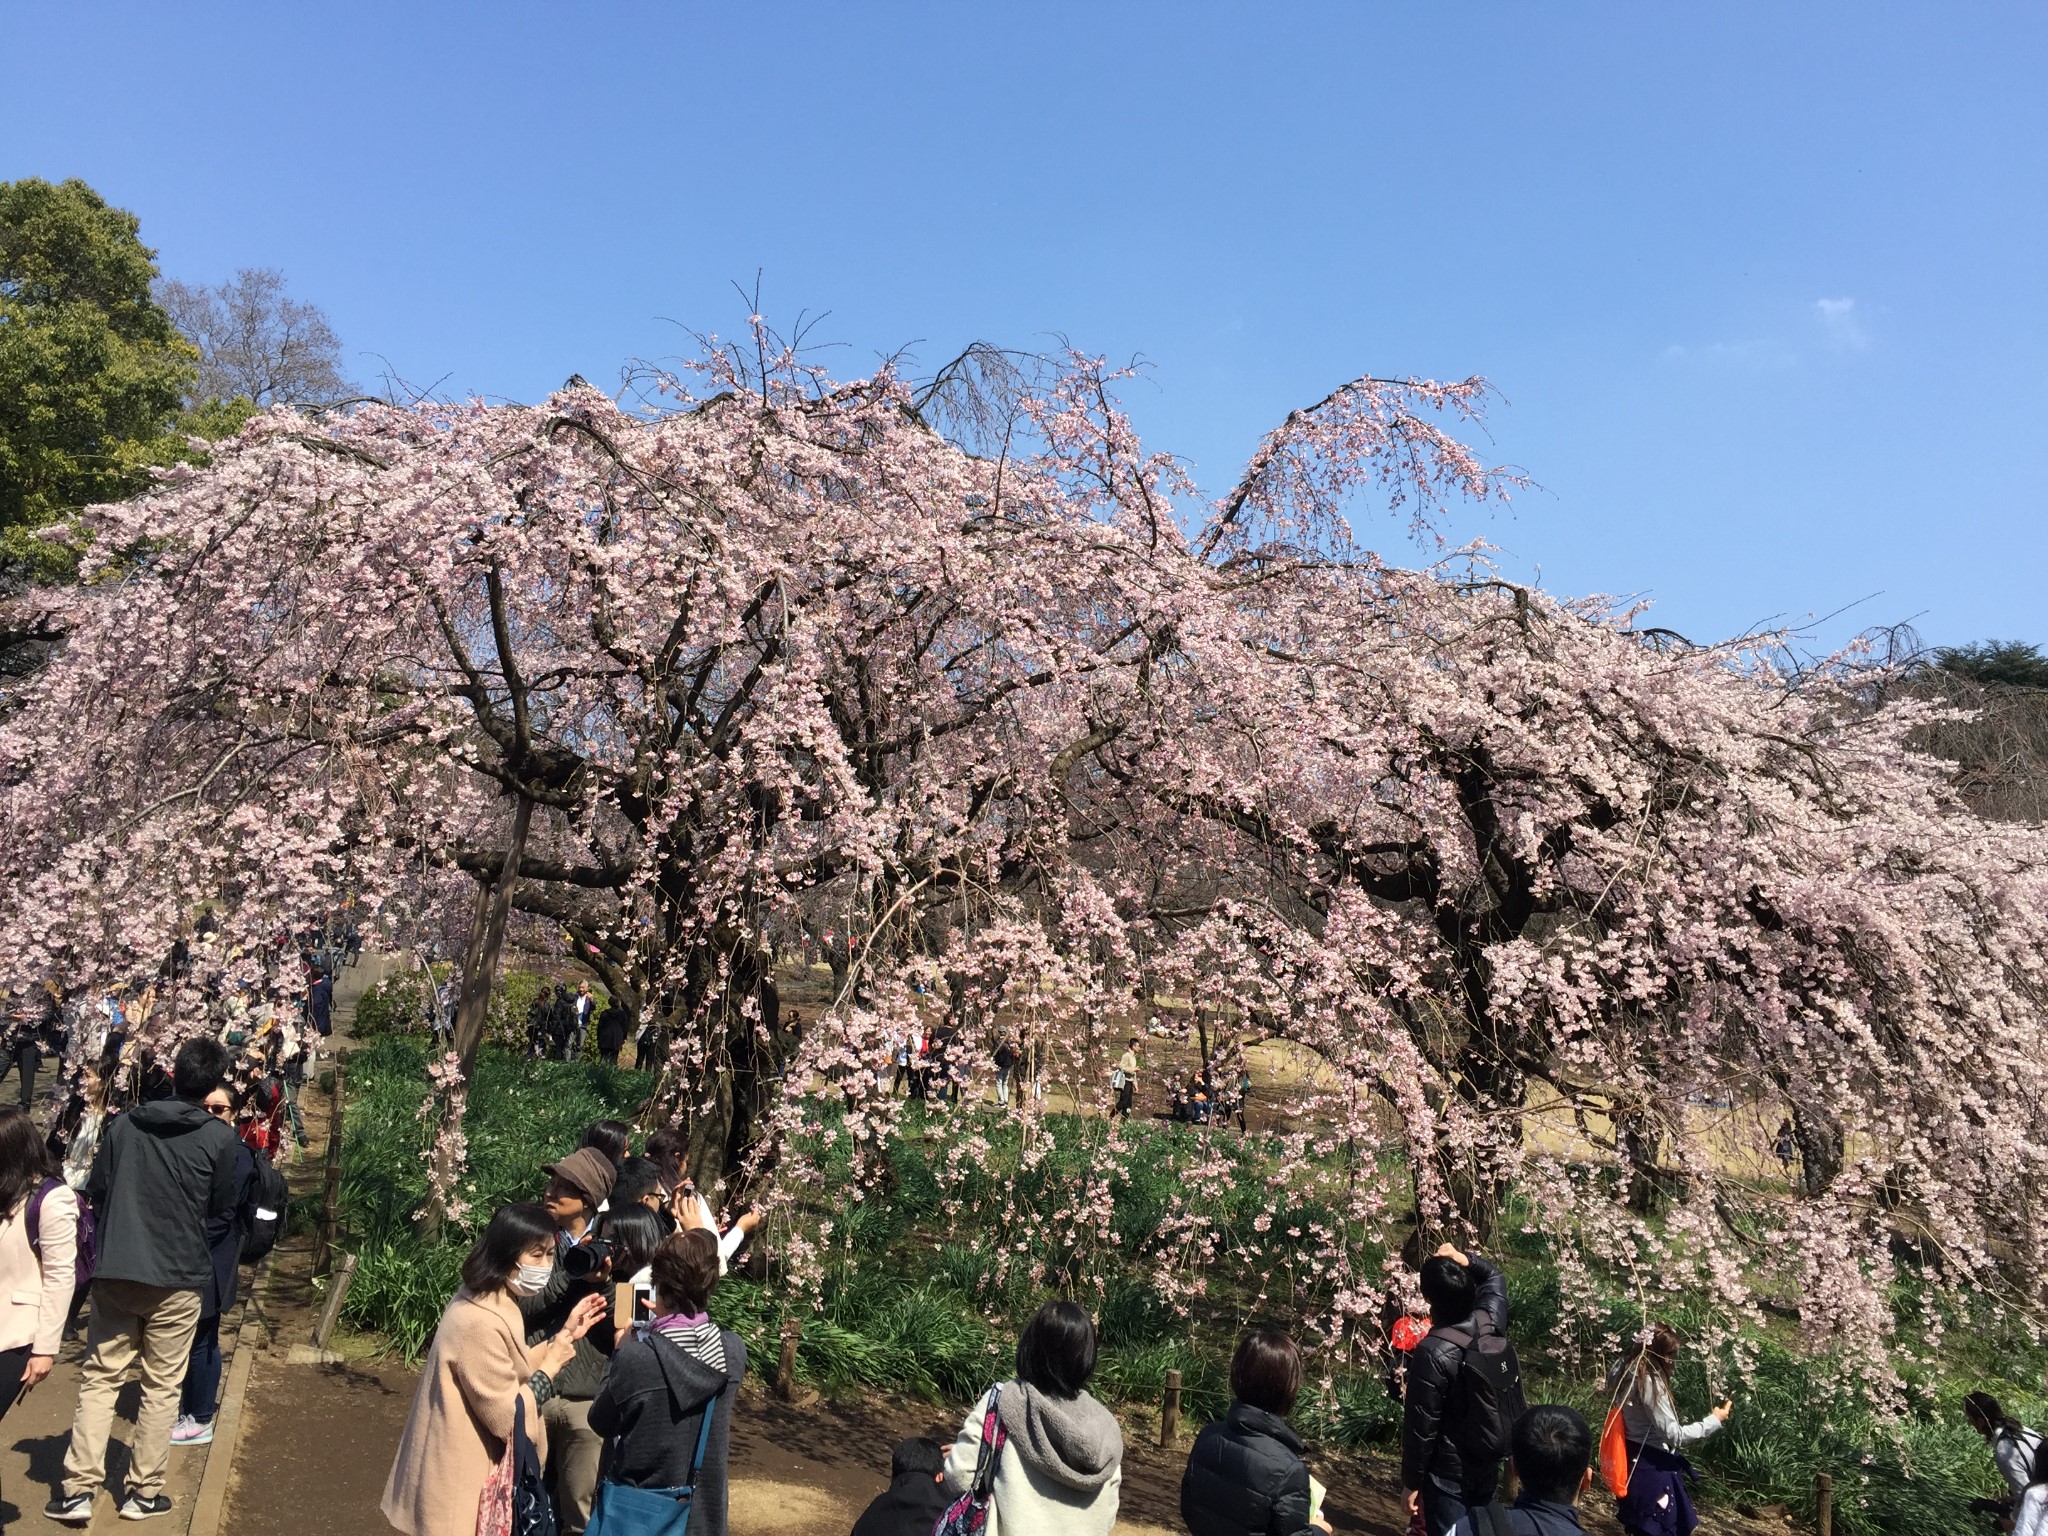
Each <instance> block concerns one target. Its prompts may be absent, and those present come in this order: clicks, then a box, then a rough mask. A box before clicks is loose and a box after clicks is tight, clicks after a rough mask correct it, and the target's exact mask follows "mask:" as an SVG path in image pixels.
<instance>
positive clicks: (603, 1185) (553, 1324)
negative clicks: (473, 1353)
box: [519, 1147, 623, 1536]
mask: <svg viewBox="0 0 2048 1536" xmlns="http://www.w3.org/2000/svg"><path fill="white" fill-rule="evenodd" d="M541 1171H542V1172H543V1173H545V1174H546V1175H547V1176H548V1185H547V1191H546V1193H545V1194H543V1195H542V1196H541V1203H542V1204H543V1205H545V1206H546V1207H547V1210H548V1214H549V1215H550V1216H552V1217H553V1218H554V1221H555V1252H556V1263H555V1272H554V1274H553V1275H552V1276H550V1277H549V1279H548V1283H547V1284H546V1285H545V1286H543V1287H542V1288H541V1289H540V1290H539V1291H538V1292H537V1293H535V1294H534V1295H532V1296H526V1297H521V1298H520V1300H519V1311H520V1314H521V1315H522V1316H523V1317H524V1318H525V1319H526V1342H527V1344H528V1345H529V1346H532V1345H535V1344H538V1343H540V1342H541V1341H543V1340H545V1339H547V1338H550V1337H552V1336H553V1335H554V1334H555V1333H557V1332H559V1331H560V1330H561V1328H562V1327H563V1325H564V1324H565V1323H566V1322H567V1320H568V1317H569V1314H570V1313H571V1312H573V1311H574V1310H575V1309H576V1304H577V1303H578V1302H580V1301H581V1300H583V1298H584V1297H586V1296H594V1295H603V1294H604V1292H605V1287H606V1285H607V1283H608V1281H609V1278H610V1261H611V1255H610V1254H609V1252H607V1251H606V1246H605V1244H604V1243H603V1242H602V1241H601V1240H599V1239H598V1238H597V1236H596V1226H597V1209H598V1207H599V1206H601V1205H603V1204H604V1203H605V1202H606V1201H607V1200H608V1199H609V1198H610V1197H611V1192H612V1184H613V1182H614V1180H615V1179H616V1178H617V1177H618V1172H617V1170H616V1169H615V1168H613V1167H612V1163H611V1159H610V1158H608V1157H606V1156H605V1155H604V1154H603V1153H602V1152H599V1151H598V1150H597V1149H596V1148H594V1147H581V1148H579V1149H577V1150H576V1151H574V1152H571V1153H570V1154H569V1155H568V1156H567V1157H565V1158H563V1159H562V1160H561V1161H560V1162H556V1163H550V1164H548V1165H547V1167H545V1168H544V1169H542V1170H541ZM621 1278H623V1277H621ZM614 1342H615V1341H614V1336H613V1331H612V1330H611V1329H610V1328H608V1327H605V1326H604V1325H602V1324H600V1325H599V1326H598V1327H595V1328H593V1329H591V1330H590V1331H589V1332H588V1333H586V1334H584V1335H583V1336H582V1337H581V1338H580V1339H578V1340H577V1341H576V1353H575V1355H574V1356H573V1357H572V1358H571V1359H570V1361H569V1363H568V1364H567V1365H565V1366H563V1367H562V1369H561V1370H560V1371H558V1372H556V1374H555V1375H554V1377H553V1378H552V1381H553V1388H554V1391H553V1395H552V1396H550V1397H548V1398H546V1400H545V1401H543V1402H542V1403H541V1405H540V1416H541V1420H542V1422H543V1423H545V1424H546V1425H547V1427H548V1469H549V1472H550V1474H551V1475H552V1476H553V1478H554V1483H555V1512H556V1518H557V1519H558V1521H559V1522H560V1524H561V1528H562V1531H563V1533H564V1536H581V1532H582V1530H583V1528H584V1526H586V1525H588V1524H589V1523H590V1501H591V1499H592V1498H593V1497H595V1495H596V1493H597V1472H598V1463H599V1461H600V1459H601V1458H602V1457H603V1454H604V1440H603V1437H601V1436H600V1435H598V1433H597V1432H596V1431H595V1430H593V1429H592V1428H591V1427H590V1400H591V1399H592V1398H594V1397H596V1396H597V1388H598V1384H599V1383H600V1382H602V1381H603V1380H604V1373H605V1370H606V1368H607V1367H608V1366H609V1365H610V1364H611V1354H612V1347H613V1344H614Z"/></svg>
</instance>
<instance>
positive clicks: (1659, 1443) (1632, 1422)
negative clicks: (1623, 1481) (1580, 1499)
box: [1607, 1323, 1734, 1536]
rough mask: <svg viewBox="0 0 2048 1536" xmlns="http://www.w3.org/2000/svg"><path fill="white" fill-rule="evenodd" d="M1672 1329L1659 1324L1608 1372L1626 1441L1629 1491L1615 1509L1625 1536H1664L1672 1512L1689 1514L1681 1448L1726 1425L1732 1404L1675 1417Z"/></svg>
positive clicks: (1683, 1516)
mask: <svg viewBox="0 0 2048 1536" xmlns="http://www.w3.org/2000/svg"><path fill="white" fill-rule="evenodd" d="M1678 1347H1679V1339H1678V1333H1677V1330H1675V1329H1674V1328H1672V1327H1671V1326H1670V1325H1669V1324H1668V1323H1658V1324H1656V1325H1655V1326H1654V1327H1652V1328H1651V1329H1649V1330H1648V1332H1647V1333H1646V1334H1645V1335H1644V1337H1643V1338H1642V1339H1641V1340H1640V1341H1639V1342H1638V1343H1637V1344H1636V1347H1635V1348H1634V1349H1633V1350H1632V1351H1630V1353H1629V1354H1627V1355H1625V1356H1624V1357H1623V1358H1621V1359H1620V1360H1617V1361H1616V1362H1615V1363H1614V1366H1613V1368H1612V1369H1610V1370H1609V1371H1608V1373H1607V1389H1608V1391H1609V1392H1610V1393H1611V1394H1612V1395H1613V1398H1614V1403H1615V1406H1616V1407H1618V1408H1619V1409H1620V1410H1621V1432H1622V1436H1623V1438H1624V1439H1626V1440H1627V1442H1628V1467H1629V1472H1628V1492H1627V1494H1625V1495H1624V1496H1623V1497H1622V1499H1621V1500H1620V1502H1619V1504H1618V1505H1617V1507H1616V1509H1615V1515H1616V1518H1617V1519H1619V1520H1620V1521H1621V1528H1622V1529H1623V1530H1624V1531H1626V1532H1628V1533H1629V1536H1664V1533H1666V1532H1668V1531H1670V1530H1671V1529H1672V1526H1671V1520H1672V1519H1673V1513H1672V1512H1673V1511H1676V1512H1677V1516H1676V1518H1678V1519H1679V1520H1680V1521H1681V1522H1685V1521H1689V1520H1691V1519H1692V1518H1693V1516H1692V1500H1691V1498H1690V1497H1689V1496H1688V1495H1687V1493H1686V1479H1687V1477H1688V1476H1689V1475H1690V1473H1691V1471H1692V1464H1691V1463H1690V1462H1688V1461H1687V1460H1686V1459H1685V1454H1684V1452H1685V1447H1687V1446H1688V1445H1695V1444H1697V1443H1698V1442H1700V1441H1702V1440H1704V1439H1706V1438H1707V1437H1708V1436H1709V1435H1711V1434H1713V1433H1714V1432H1715V1431H1716V1430H1718V1429H1719V1428H1720V1427H1721V1426H1722V1425H1723V1424H1725V1423H1727V1422H1728V1414H1729V1411H1730V1410H1731V1409H1732V1408H1733V1407H1734V1404H1733V1403H1732V1402H1723V1403H1722V1404H1721V1405H1720V1406H1719V1407H1717V1408H1715V1409H1714V1410H1713V1411H1712V1412H1711V1413H1709V1414H1708V1415H1707V1416H1706V1417H1705V1418H1703V1419H1698V1420H1695V1421H1694V1422H1693V1423H1690V1424H1687V1423H1684V1422H1682V1421H1681V1420H1680V1419H1679V1417H1678V1406H1677V1399H1676V1397H1675V1396H1674V1394H1673V1392H1672V1389H1671V1374H1672V1372H1673V1371H1674V1370H1676V1369H1677V1367H1678Z"/></svg>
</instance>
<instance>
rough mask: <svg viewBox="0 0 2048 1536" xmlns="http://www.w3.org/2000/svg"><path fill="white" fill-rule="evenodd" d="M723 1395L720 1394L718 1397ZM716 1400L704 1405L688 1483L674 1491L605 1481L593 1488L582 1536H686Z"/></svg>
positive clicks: (709, 1438)
mask: <svg viewBox="0 0 2048 1536" xmlns="http://www.w3.org/2000/svg"><path fill="white" fill-rule="evenodd" d="M720 1395H723V1394H720ZM717 1411H718V1397H716V1396H714V1397H713V1398H712V1399H711V1400H710V1401H709V1402H707V1403H706V1404H705V1405H704V1422H703V1423H702V1424H700V1425H699V1426H698V1428H697V1451H696V1454H695V1455H693V1456H691V1458H690V1480H689V1481H688V1482H687V1483H684V1484H682V1485H681V1486H680V1487H676V1488H634V1487H630V1486H629V1485H627V1484H625V1483H615V1482H613V1481H612V1480H611V1479H610V1478H606V1479H605V1480H604V1481H603V1482H601V1483H599V1484H598V1485H597V1498H596V1499H595V1500H594V1501H593V1502H592V1504H591V1506H590V1524H589V1525H588V1526H586V1527H585V1528H584V1536H689V1530H690V1506H691V1504H692V1503H693V1502H694V1500H695V1498H696V1492H697V1476H698V1474H699V1473H700V1472H702V1471H703V1470H704V1447H705V1446H706V1445H708V1444H709V1443H710V1441H711V1416H712V1415H713V1414H714V1413H716V1412H717Z"/></svg>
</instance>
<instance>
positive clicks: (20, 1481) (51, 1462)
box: [0, 955, 382, 1536]
mask: <svg viewBox="0 0 2048 1536" xmlns="http://www.w3.org/2000/svg"><path fill="white" fill-rule="evenodd" d="M381 974H382V967H381V964H380V963H379V962H378V961H377V959H376V957H373V956H368V955H366V956H364V957H363V959H362V961H361V962H360V963H358V964H357V965H355V966H352V967H349V968H346V969H344V970H343V971H342V973H341V975H340V976H339V977H338V978H337V980H336V985H335V998H336V1013H337V1017H339V1018H342V1019H346V1018H347V1017H348V1016H350V1015H352V1014H353V1012H354V1008H355V1000H356V998H357V997H359V996H361V995H362V993H363V991H364V989H365V988H366V987H367V986H369V985H370V984H371V983H372V982H374V981H375V980H376V978H377V976H378V975H381ZM287 1171H288V1172H289V1171H291V1170H289V1169H288V1170H287ZM254 1279H255V1277H254V1275H253V1274H252V1273H251V1272H250V1271H248V1270H244V1271H243V1272H242V1289H243V1293H244V1302H245V1304H246V1299H247V1294H248V1292H250V1291H251V1290H253V1289H254V1285H253V1281H254ZM241 1316H242V1309H241V1308H237V1312H236V1316H235V1317H234V1318H231V1319H229V1320H228V1322H227V1324H226V1326H224V1327H223V1328H222V1329H221V1349H222V1351H223V1355H224V1360H223V1364H222V1371H221V1384H222V1389H223V1399H224V1400H223V1406H222V1412H221V1418H220V1420H219V1425H220V1428H221V1430H223V1431H225V1430H226V1429H227V1428H228V1423H229V1420H230V1417H231V1416H232V1414H233V1413H234V1411H235V1409H234V1406H233V1405H232V1404H230V1403H229V1402H228V1401H226V1398H227V1393H228V1389H229V1388H230V1386H231V1385H232V1384H233V1383H234V1382H235V1381H236V1380H237V1373H236V1371H235V1354H236V1352H237V1350H238V1349H239V1348H240V1347H241V1345H240V1342H239V1338H238V1332H239V1330H238V1326H237V1325H238V1322H239V1319H240V1317H241ZM81 1334H82V1330H81ZM252 1334H254V1335H255V1336H256V1338H257V1339H260V1330H252ZM84 1355H85V1344H84V1340H83V1337H82V1336H81V1337H80V1338H77V1339H73V1340H71V1341H69V1342H68V1343H66V1344H65V1346H64V1347H63V1349H62V1350H61V1351H60V1352H59V1354H58V1356H57V1365H56V1368H55V1369H54V1370H52V1371H51V1372H50V1375H49V1379H48V1380H46V1381H44V1382H43V1384H42V1385H41V1386H39V1387H37V1388H36V1389H35V1390H34V1391H33V1392H31V1393H29V1394H28V1396H26V1397H25V1398H23V1399H22V1400H21V1401H20V1402H18V1403H17V1404H15V1406H14V1407H13V1408H12V1409H11V1410H10V1411H9V1412H8V1413H7V1416H6V1417H5V1418H4V1419H0V1527H4V1528H5V1529H6V1530H8V1531H10V1532H12V1531H21V1532H24V1533H42V1532H52V1531H76V1530H77V1529H78V1527H77V1526H70V1525H59V1524H58V1523H57V1522H55V1521H54V1520H46V1519H44V1518H43V1505H44V1504H46V1503H47V1502H48V1501H49V1499H50V1497H51V1496H52V1494H53V1493H54V1492H55V1491H56V1487H57V1482H58V1479H59V1478H60V1477H61V1476H62V1474H63V1468H64V1452H65V1448H66V1446H67V1445H68V1444H69V1442H70V1437H71V1415H72V1411H73V1409H74V1408H76V1406H77V1404H78V1365H79V1361H80V1360H81V1359H83V1358H84ZM242 1374H243V1376H245V1377H246V1374H247V1367H246V1366H245V1367H244V1371H243V1373H242ZM140 1397H141V1389H140V1387H139V1386H138V1385H137V1384H136V1383H135V1382H134V1381H133V1380H131V1381H130V1382H129V1383H128V1385H127V1387H125V1388H124V1389H123V1391H122V1393H121V1398H120V1402H119V1417H118V1418H117V1419H116V1420H115V1423H114V1432H113V1437H112V1442H111V1444H110V1445H109V1447H108V1451H107V1465H108V1474H107V1482H108V1487H109V1488H111V1489H118V1488H121V1487H122V1486H123V1478H124V1476H125V1474H126V1472H127V1468H128V1442H129V1437H130V1436H131V1435H132V1434H133V1433H134V1429H135V1410H136V1405H137V1403H138V1402H139V1400H140ZM216 1443H217V1445H219V1449H221V1450H225V1449H227V1447H226V1446H225V1445H220V1443H219V1442H218V1441H217V1442H216ZM218 1454H219V1451H218V1450H216V1448H215V1447H208V1446H173V1447H172V1448H171V1465H170V1475H169V1478H168V1480H167V1482H166V1483H165V1486H164V1491H165V1492H166V1493H168V1494H169V1495H170V1496H171V1499H172V1501H173V1508H172V1511H171V1513H170V1514H169V1515H166V1516H163V1517H161V1518H159V1519H158V1520H156V1521H154V1522H152V1524H151V1527H150V1528H151V1529H152V1530H154V1531H157V1532H160V1533H162V1536H192V1532H193V1518H194V1515H195V1514H201V1515H203V1516H207V1518H203V1519H202V1521H201V1526H200V1536H211V1532H212V1531H213V1530H214V1529H217V1528H218V1518H219V1507H218V1503H219V1501H218V1497H217V1496H216V1497H215V1498H214V1499H213V1500H211V1501H203V1500H202V1499H201V1492H202V1484H203V1483H205V1482H206V1481H207V1480H208V1479H207V1472H208V1468H209V1465H210V1464H211V1463H213V1462H214V1461H215V1458H216V1456H217V1455H218ZM226 1470H227V1468H226V1466H225V1464H224V1461H223V1464H221V1465H217V1466H214V1467H213V1472H214V1476H213V1478H212V1480H211V1481H212V1482H213V1484H214V1485H215V1487H216V1488H218V1490H219V1491H221V1492H224V1491H225V1487H226V1480H225V1475H224V1474H225V1473H226ZM209 1491H211V1490H209ZM206 1502H211V1504H212V1506H213V1507H212V1509H211V1510H210V1512H209V1511H207V1510H204V1509H203V1508H202V1504H203V1503H206ZM128 1528H129V1527H128V1525H127V1524H124V1523H123V1522H122V1521H121V1520H120V1518H119V1517H118V1515H117V1514H116V1513H115V1499H114V1497H113V1495H112V1493H110V1492H102V1493H101V1495H100V1497H99V1499H98V1500H97V1502H96V1503H95V1504H94V1506H93V1520H92V1524H91V1526H90V1527H89V1529H90V1530H92V1531H96V1532H111V1531H115V1530H121V1529H128ZM226 1529H227V1530H230V1531H232V1530H233V1529H234V1527H233V1526H228V1527H226Z"/></svg>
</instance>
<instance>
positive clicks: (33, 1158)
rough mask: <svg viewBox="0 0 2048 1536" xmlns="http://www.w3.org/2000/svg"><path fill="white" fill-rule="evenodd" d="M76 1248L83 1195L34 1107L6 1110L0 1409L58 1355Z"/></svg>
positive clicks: (0, 1161)
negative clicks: (64, 1172)
mask: <svg viewBox="0 0 2048 1536" xmlns="http://www.w3.org/2000/svg"><path fill="white" fill-rule="evenodd" d="M39 1196H40V1198H38V1197H39ZM31 1207H33V1209H34V1223H33V1225H34V1227H35V1231H34V1233H33V1236H34V1238H35V1241H34V1242H33V1243H31V1242H30V1241H29V1239H30V1236H31V1233H30V1230H29V1228H30V1225H31V1223H30V1212H31ZM77 1251H78V1196H77V1195H75V1194H73V1193H72V1191H71V1187H70V1186H69V1185H67V1184H66V1183H65V1182H64V1181H63V1180H62V1179H60V1178H58V1177H57V1166H56V1163H55V1161H54V1160H53V1159H52V1158H51V1156H50V1154H49V1151H48V1149H47V1148H46V1147H44V1145H43V1138H42V1134H41V1133H40V1132H39V1131H37V1130H36V1128H35V1125H34V1123H33V1122H32V1121H31V1120H30V1119H29V1117H28V1115H27V1114H26V1113H25V1112H24V1111H22V1110H19V1109H12V1108H9V1109H4V1110H0V1413H5V1412H6V1411H7V1410H8V1409H9V1408H12V1407H13V1406H14V1404H15V1401H16V1400H17V1399H18V1398H19V1397H21V1396H22V1395H23V1394H24V1393H26V1392H27V1391H28V1390H29V1389H30V1388H31V1387H33V1386H35V1384H36V1383H37V1382H39V1381H41V1380H42V1379H43V1378H44V1377H45V1376H47V1375H49V1374H50V1367H51V1365H53V1364H54V1363H55V1362H56V1358H57V1345H58V1344H59V1343H60V1342H61V1341H62V1339H63V1336H64V1319H65V1317H66V1316H68V1315H69V1314H70V1311H71V1291H72V1276H73V1273H74V1265H75V1263H76V1255H77Z"/></svg>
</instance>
